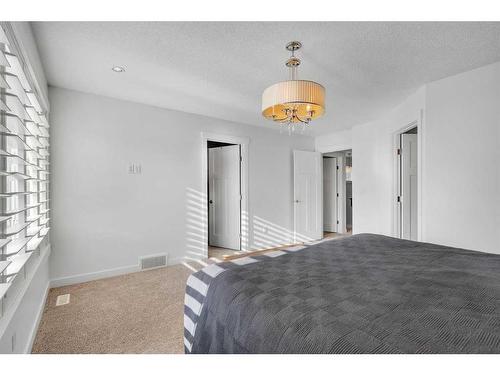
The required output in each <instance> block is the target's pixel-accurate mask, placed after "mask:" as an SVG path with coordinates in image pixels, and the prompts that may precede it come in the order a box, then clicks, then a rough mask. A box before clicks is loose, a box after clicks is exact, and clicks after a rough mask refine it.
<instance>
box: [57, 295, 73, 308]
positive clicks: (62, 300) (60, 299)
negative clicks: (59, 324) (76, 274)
mask: <svg viewBox="0 0 500 375" xmlns="http://www.w3.org/2000/svg"><path fill="white" fill-rule="evenodd" d="M69 300H70V295H69V294H61V295H60V296H57V299H56V306H62V305H67V304H68V303H69Z"/></svg>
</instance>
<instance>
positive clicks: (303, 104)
mask: <svg viewBox="0 0 500 375" xmlns="http://www.w3.org/2000/svg"><path fill="white" fill-rule="evenodd" d="M301 47H302V44H301V43H300V42H297V41H293V42H290V43H288V44H287V45H286V49H287V50H288V51H290V52H291V56H290V58H289V59H288V60H287V61H286V63H285V65H286V66H287V67H288V68H289V71H290V79H289V80H288V81H282V82H278V83H275V84H274V85H272V86H269V87H268V88H267V89H265V90H264V93H263V94H262V115H263V116H264V117H265V118H267V119H269V120H273V121H276V122H278V123H281V124H282V125H286V126H288V131H289V132H293V131H294V130H295V125H296V124H302V129H303V130H304V129H305V127H306V125H308V124H309V123H310V122H311V121H312V120H314V119H316V118H318V117H320V116H322V115H323V114H324V113H325V88H324V87H323V86H321V85H320V84H319V83H316V82H313V81H304V80H299V79H298V78H297V69H298V67H299V65H300V60H299V59H298V58H297V57H295V51H297V50H298V49H299V48H301Z"/></svg>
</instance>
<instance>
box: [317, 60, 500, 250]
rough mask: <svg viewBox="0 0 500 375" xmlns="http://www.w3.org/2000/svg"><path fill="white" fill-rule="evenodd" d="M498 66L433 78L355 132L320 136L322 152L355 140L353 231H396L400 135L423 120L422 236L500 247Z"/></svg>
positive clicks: (463, 244)
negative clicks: (396, 154) (397, 135)
mask: <svg viewBox="0 0 500 375" xmlns="http://www.w3.org/2000/svg"><path fill="white" fill-rule="evenodd" d="M499 69H500V63H496V64H493V65H489V66H486V67H483V68H480V69H476V70H473V71H469V72H465V73H462V74H459V75H456V76H453V77H449V78H446V79H443V80H440V81H436V82H433V83H430V84H428V85H426V86H424V87H422V88H421V89H420V90H418V91H417V92H416V93H415V94H413V95H411V96H410V97H409V98H407V99H406V100H405V101H404V102H403V103H402V104H401V105H400V106H398V107H397V108H395V109H394V110H392V111H390V112H389V113H387V114H386V115H385V116H383V117H382V118H380V119H378V120H376V121H373V122H370V123H367V124H362V125H358V126H355V127H353V128H352V129H351V130H350V132H351V134H350V135H349V134H346V131H342V132H338V133H331V134H328V135H326V136H320V137H317V138H316V140H315V144H316V149H317V150H319V151H322V152H325V151H328V150H329V148H331V149H332V150H334V149H337V147H338V146H339V144H340V145H344V144H345V143H346V140H349V139H351V142H352V150H353V151H352V153H353V170H352V180H353V232H354V233H361V232H371V233H379V234H385V235H394V234H395V223H396V222H395V211H394V198H395V195H396V193H395V180H396V176H395V165H394V162H395V158H394V151H395V144H394V134H395V133H396V132H397V131H398V130H399V129H401V128H403V127H405V126H407V125H408V124H410V123H412V122H413V121H417V122H418V124H419V153H420V156H421V163H420V165H419V205H420V207H419V208H420V212H419V231H420V239H421V240H423V241H430V242H436V243H441V244H445V245H451V246H457V247H464V248H469V249H474V250H482V251H488V252H496V253H500V237H499V234H498V229H497V228H498V227H499V224H500V223H499V217H500V203H499V201H500V198H499V192H500V185H499V173H500V167H499V165H500V156H499V149H500V136H499V128H500V114H499V108H500V106H499V105H498V103H500V90H499V89H498V87H500V86H499V83H500V82H499V79H500V74H499ZM349 137H350V138H349Z"/></svg>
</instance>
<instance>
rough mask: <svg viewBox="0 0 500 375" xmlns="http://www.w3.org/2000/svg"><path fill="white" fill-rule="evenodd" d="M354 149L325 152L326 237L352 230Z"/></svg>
mask: <svg viewBox="0 0 500 375" xmlns="http://www.w3.org/2000/svg"><path fill="white" fill-rule="evenodd" d="M351 172H352V150H344V151H336V152H328V153H324V154H323V230H324V237H325V238H329V237H337V236H340V235H342V236H344V235H348V234H350V233H351V232H352V180H351Z"/></svg>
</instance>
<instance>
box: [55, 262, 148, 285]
mask: <svg viewBox="0 0 500 375" xmlns="http://www.w3.org/2000/svg"><path fill="white" fill-rule="evenodd" d="M138 271H140V269H139V265H137V264H134V265H133V266H124V267H117V268H110V269H106V270H102V271H96V272H89V273H81V274H78V275H73V276H66V277H60V278H57V279H52V280H51V281H50V287H51V288H57V287H60V286H66V285H73V284H79V283H85V282H87V281H92V280H99V279H105V278H108V277H113V276H119V275H124V274H127V273H132V272H138Z"/></svg>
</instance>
